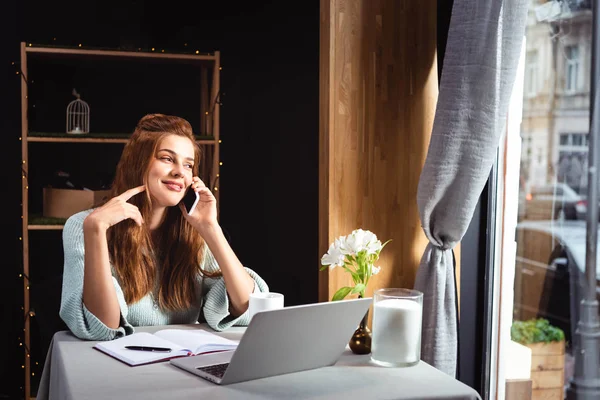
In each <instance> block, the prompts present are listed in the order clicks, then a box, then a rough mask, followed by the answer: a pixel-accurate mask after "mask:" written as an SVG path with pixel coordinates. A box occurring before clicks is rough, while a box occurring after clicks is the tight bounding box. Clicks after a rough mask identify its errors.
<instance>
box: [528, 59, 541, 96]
mask: <svg viewBox="0 0 600 400" xmlns="http://www.w3.org/2000/svg"><path fill="white" fill-rule="evenodd" d="M525 63H526V67H525V76H526V77H527V78H526V79H525V82H527V86H526V88H525V92H526V94H527V96H535V94H536V92H537V69H538V52H537V50H531V51H528V52H527V57H526V59H525Z"/></svg>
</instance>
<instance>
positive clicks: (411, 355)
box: [371, 288, 423, 367]
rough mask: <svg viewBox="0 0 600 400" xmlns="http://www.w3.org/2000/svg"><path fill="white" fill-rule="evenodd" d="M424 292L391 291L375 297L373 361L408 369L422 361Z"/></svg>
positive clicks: (378, 292) (384, 290) (376, 294)
mask: <svg viewBox="0 0 600 400" xmlns="http://www.w3.org/2000/svg"><path fill="white" fill-rule="evenodd" d="M422 320H423V293H422V292H419V291H417V290H411V289H400V288H389V289H379V290H376V291H375V293H374V296H373V321H372V331H373V339H372V342H371V359H372V360H373V361H374V362H375V363H377V364H379V365H383V366H386V367H408V366H412V365H415V364H417V363H418V362H419V360H420V359H421V322H422Z"/></svg>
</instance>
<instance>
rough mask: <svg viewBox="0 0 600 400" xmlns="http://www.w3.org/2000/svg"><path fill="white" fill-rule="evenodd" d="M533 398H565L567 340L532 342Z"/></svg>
mask: <svg viewBox="0 0 600 400" xmlns="http://www.w3.org/2000/svg"><path fill="white" fill-rule="evenodd" d="M525 346H527V347H529V348H530V349H531V380H532V383H533V385H532V388H533V396H532V399H533V400H536V399H544V400H552V399H560V400H562V399H563V390H564V380H565V378H564V374H565V342H564V340H563V341H560V342H550V343H532V344H526V345H525Z"/></svg>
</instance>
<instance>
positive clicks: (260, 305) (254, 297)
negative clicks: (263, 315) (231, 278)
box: [248, 292, 283, 319]
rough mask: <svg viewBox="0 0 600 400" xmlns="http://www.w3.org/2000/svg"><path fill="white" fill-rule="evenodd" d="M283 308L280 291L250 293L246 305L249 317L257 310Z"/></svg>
mask: <svg viewBox="0 0 600 400" xmlns="http://www.w3.org/2000/svg"><path fill="white" fill-rule="evenodd" d="M278 308H283V295H282V294H281V293H274V292H266V293H251V294H250V301H249V305H248V314H249V315H250V319H252V317H253V316H254V314H256V313H257V312H261V311H267V310H276V309H278Z"/></svg>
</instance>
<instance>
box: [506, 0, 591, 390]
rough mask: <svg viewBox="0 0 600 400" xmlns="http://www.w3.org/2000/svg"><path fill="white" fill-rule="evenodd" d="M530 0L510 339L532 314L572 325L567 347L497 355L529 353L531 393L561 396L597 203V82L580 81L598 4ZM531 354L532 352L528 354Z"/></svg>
mask: <svg viewBox="0 0 600 400" xmlns="http://www.w3.org/2000/svg"><path fill="white" fill-rule="evenodd" d="M530 2H531V4H530V8H529V15H528V22H527V28H526V37H525V42H524V43H525V47H526V48H525V49H524V52H523V55H524V57H525V60H524V62H523V70H522V77H523V78H522V79H523V81H522V89H521V90H522V110H521V111H522V112H521V119H520V126H519V128H517V129H518V130H520V138H521V142H520V143H521V147H520V148H518V147H517V149H516V150H515V149H513V148H511V147H510V146H506V148H505V149H504V151H505V156H506V159H511V154H510V153H511V152H515V151H516V152H517V153H518V156H516V157H518V158H516V159H519V158H520V167H519V172H518V177H519V184H518V186H519V187H518V199H516V198H515V199H514V200H513V201H514V202H515V203H516V202H517V201H518V205H513V207H518V208H517V209H518V212H517V213H516V214H517V222H516V233H515V235H514V240H515V241H516V256H515V260H514V282H513V285H512V289H513V290H514V297H513V304H512V321H511V325H510V326H511V328H512V330H511V339H512V342H511V343H510V344H511V345H513V343H515V342H516V341H517V339H522V335H523V334H524V332H525V334H528V332H529V331H527V329H530V328H531V327H527V324H526V323H528V322H532V321H537V322H538V323H546V322H547V324H548V326H550V327H551V328H552V332H562V333H563V334H564V342H563V343H561V344H559V345H558V347H557V348H558V349H561V350H562V351H563V353H564V355H560V354H557V355H556V356H550V355H545V356H543V357H541V358H540V355H539V354H537V353H536V350H535V349H534V347H535V346H527V345H525V346H523V345H519V346H521V347H519V346H516V347H514V348H512V350H511V351H505V352H500V354H499V355H498V357H500V358H502V357H506V359H505V360H504V361H505V362H506V363H505V365H506V371H507V376H508V375H509V374H508V370H509V369H510V368H518V367H519V365H523V362H527V361H528V362H529V364H526V365H528V366H530V372H531V375H530V376H531V379H532V381H533V387H534V396H533V398H553V399H554V398H561V399H562V398H566V387H567V386H568V385H569V381H570V379H571V377H572V376H573V373H574V357H573V342H574V340H577V335H575V330H576V327H577V322H578V320H579V316H580V302H581V300H582V296H583V295H584V285H585V252H586V220H585V219H586V215H587V211H588V209H589V208H590V207H598V205H592V204H588V202H587V186H588V182H587V172H586V169H587V163H588V143H589V141H588V132H589V127H590V116H589V109H590V88H589V85H587V86H584V85H583V84H582V83H583V82H584V81H586V82H587V81H588V80H589V77H590V69H591V54H590V55H588V54H583V49H585V51H590V52H591V48H592V46H591V40H592V39H591V35H592V11H591V2H589V1H587V2H586V1H565V2H561V3H560V4H561V6H560V9H559V11H560V13H558V14H557V13H555V14H554V15H552V14H551V13H548V12H540V8H539V7H542V6H543V5H544V4H546V3H550V2H546V1H538V0H530ZM548 9H549V6H546V10H548ZM555 10H556V9H555ZM536 11H537V12H536ZM532 80H533V81H532ZM563 83H564V87H563V88H561V87H560V86H562V85H563ZM561 89H564V90H561ZM574 93H576V96H574V95H573V94H574ZM517 139H518V137H517ZM512 155H513V156H514V154H512ZM515 177H516V172H515ZM513 182H514V179H513ZM507 184H510V183H509V182H508V178H507ZM515 185H516V184H515ZM515 187H516V186H515ZM515 190H516V189H515ZM514 197H517V196H516V195H515V196H514ZM506 206H508V205H507V204H505V207H506ZM513 254H514V253H513ZM503 265H504V264H503ZM599 271H600V269H599ZM511 278H512V276H511ZM598 278H600V274H598V275H597V280H596V287H597V293H599V297H600V280H599V279H598ZM509 319H510V318H509ZM538 326H539V325H538ZM517 328H519V329H525V331H523V330H518V329H517ZM532 329H533V328H532ZM517 336H521V337H517ZM559 336H560V335H559ZM521 348H525V349H529V350H531V351H530V352H528V351H525V352H523V351H520V350H518V349H521ZM515 349H517V350H515ZM524 354H525V355H527V354H530V357H531V359H530V360H524V359H523V358H522V357H524ZM598 356H600V355H598ZM544 357H546V358H544ZM540 360H542V361H540ZM540 363H545V364H544V367H543V368H542V369H544V371H540V370H539V365H540ZM511 366H512V367H511ZM542 375H543V376H542ZM536 391H537V394H536ZM556 396H558V397H556Z"/></svg>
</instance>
